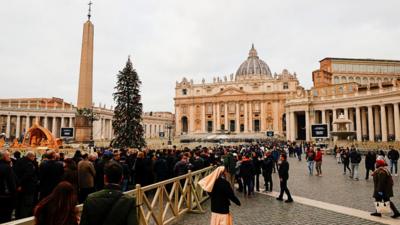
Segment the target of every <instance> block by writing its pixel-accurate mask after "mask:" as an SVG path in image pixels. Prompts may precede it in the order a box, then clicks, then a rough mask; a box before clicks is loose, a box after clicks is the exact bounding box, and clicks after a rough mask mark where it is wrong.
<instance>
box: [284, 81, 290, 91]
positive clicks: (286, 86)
mask: <svg viewBox="0 0 400 225" xmlns="http://www.w3.org/2000/svg"><path fill="white" fill-rule="evenodd" d="M287 89H289V84H288V82H284V83H283V90H287Z"/></svg>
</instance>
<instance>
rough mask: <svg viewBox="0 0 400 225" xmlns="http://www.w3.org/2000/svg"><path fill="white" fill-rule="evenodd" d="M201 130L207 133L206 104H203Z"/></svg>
mask: <svg viewBox="0 0 400 225" xmlns="http://www.w3.org/2000/svg"><path fill="white" fill-rule="evenodd" d="M201 107H202V108H201V132H202V133H206V104H205V103H203V104H202V106H201Z"/></svg>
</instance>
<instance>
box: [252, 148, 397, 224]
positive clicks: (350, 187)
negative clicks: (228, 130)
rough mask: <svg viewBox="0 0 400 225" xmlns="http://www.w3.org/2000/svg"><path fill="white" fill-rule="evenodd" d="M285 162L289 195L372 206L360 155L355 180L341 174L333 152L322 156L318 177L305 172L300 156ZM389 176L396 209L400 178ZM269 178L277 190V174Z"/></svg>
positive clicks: (357, 206)
mask: <svg viewBox="0 0 400 225" xmlns="http://www.w3.org/2000/svg"><path fill="white" fill-rule="evenodd" d="M289 163H290V170H289V181H288V187H289V190H290V192H291V193H292V194H293V195H297V196H301V197H305V198H310V199H314V200H318V201H322V202H328V203H332V204H336V205H342V206H346V207H349V208H355V209H360V210H364V211H373V210H374V205H373V201H374V199H373V198H372V192H373V181H372V177H370V179H369V180H365V166H364V165H365V164H364V163H365V161H364V158H363V160H362V161H361V163H360V166H359V178H360V179H359V180H358V181H355V180H352V179H350V177H349V173H347V174H346V175H343V165H342V164H338V163H337V162H336V160H335V159H334V158H333V156H330V155H328V156H325V157H324V158H323V163H322V173H323V176H322V177H317V176H309V175H308V169H307V164H306V161H305V160H304V156H303V159H302V161H301V162H299V161H298V160H296V159H294V158H289ZM315 172H316V171H315V170H314V173H315ZM393 180H394V187H393V193H394V195H395V196H394V197H393V198H392V199H391V200H392V201H393V202H394V204H395V205H396V207H397V208H398V209H400V179H399V177H393ZM263 181H264V179H263V178H262V177H260V184H261V183H262V184H264V182H263ZM273 181H274V187H273V189H274V191H278V192H279V180H278V175H277V174H273ZM260 189H261V190H263V189H264V186H263V185H262V187H260ZM295 201H296V199H295ZM399 224H400V222H399Z"/></svg>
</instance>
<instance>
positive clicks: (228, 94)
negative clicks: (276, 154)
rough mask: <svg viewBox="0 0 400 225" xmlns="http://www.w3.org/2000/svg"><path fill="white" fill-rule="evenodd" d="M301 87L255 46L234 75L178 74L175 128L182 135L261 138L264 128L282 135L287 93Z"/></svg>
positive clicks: (288, 94) (292, 76)
mask: <svg viewBox="0 0 400 225" xmlns="http://www.w3.org/2000/svg"><path fill="white" fill-rule="evenodd" d="M298 90H303V88H302V87H300V86H299V82H298V80H297V77H296V73H293V74H292V73H289V71H288V70H286V69H285V70H283V71H282V73H280V74H276V73H275V74H274V75H273V74H272V73H271V70H270V68H269V66H268V65H267V63H265V62H264V61H263V60H261V59H260V58H259V57H258V54H257V51H256V49H255V48H254V45H253V46H252V47H251V49H250V51H249V55H248V57H247V59H246V60H245V61H244V62H243V63H242V64H241V65H240V66H239V68H238V69H237V71H236V74H235V75H234V74H231V75H229V76H225V77H223V78H219V77H218V78H214V79H213V81H212V82H210V83H208V82H206V81H205V79H203V80H202V82H201V83H194V82H193V80H188V79H187V78H183V79H182V81H180V82H177V83H176V87H175V99H174V100H175V116H176V117H175V118H176V119H175V129H176V135H177V136H180V137H181V139H182V138H189V139H191V138H195V139H196V138H199V137H202V138H212V137H213V136H215V135H218V134H224V135H228V134H229V135H230V136H229V137H230V138H232V139H235V138H238V139H243V138H246V137H249V138H252V137H255V136H257V135H260V136H262V137H265V132H266V131H274V133H275V135H277V136H279V135H281V136H283V135H284V131H285V126H286V123H285V103H286V98H287V96H290V95H291V94H293V93H296V91H298Z"/></svg>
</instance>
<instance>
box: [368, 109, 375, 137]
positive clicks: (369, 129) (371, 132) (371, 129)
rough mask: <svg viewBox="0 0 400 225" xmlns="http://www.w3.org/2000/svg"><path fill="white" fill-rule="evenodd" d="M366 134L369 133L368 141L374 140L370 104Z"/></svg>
mask: <svg viewBox="0 0 400 225" xmlns="http://www.w3.org/2000/svg"><path fill="white" fill-rule="evenodd" d="M368 134H369V141H374V140H375V132H374V116H373V115H372V106H368Z"/></svg>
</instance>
